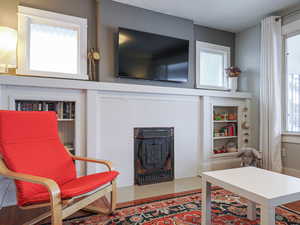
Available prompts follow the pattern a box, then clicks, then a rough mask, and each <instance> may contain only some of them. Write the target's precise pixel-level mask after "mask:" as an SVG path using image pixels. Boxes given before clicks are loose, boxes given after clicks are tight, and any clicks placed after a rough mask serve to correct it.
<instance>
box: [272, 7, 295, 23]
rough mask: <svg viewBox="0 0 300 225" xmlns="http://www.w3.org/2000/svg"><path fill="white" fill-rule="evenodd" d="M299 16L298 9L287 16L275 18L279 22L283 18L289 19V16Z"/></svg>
mask: <svg viewBox="0 0 300 225" xmlns="http://www.w3.org/2000/svg"><path fill="white" fill-rule="evenodd" d="M297 14H300V9H296V10H294V11H291V12H289V13H287V14H285V15H282V16H278V17H276V18H275V21H279V20H280V19H282V18H286V17H289V16H293V15H297Z"/></svg>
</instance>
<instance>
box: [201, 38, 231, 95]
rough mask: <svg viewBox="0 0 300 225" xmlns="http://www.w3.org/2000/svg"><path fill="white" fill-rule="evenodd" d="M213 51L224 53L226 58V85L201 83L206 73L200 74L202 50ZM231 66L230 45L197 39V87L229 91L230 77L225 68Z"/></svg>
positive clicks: (224, 77) (224, 75)
mask: <svg viewBox="0 0 300 225" xmlns="http://www.w3.org/2000/svg"><path fill="white" fill-rule="evenodd" d="M201 51H205V52H211V53H216V54H221V55H223V60H224V62H223V63H224V70H223V79H224V82H223V83H224V86H222V87H221V86H210V85H202V84H201V83H200V77H201V76H205V74H200V60H201V57H200V52H201ZM228 67H230V47H228V46H223V45H216V44H211V43H208V42H202V41H196V87H197V88H202V89H212V90H224V91H227V90H229V89H230V84H229V79H228V76H227V74H226V72H225V69H226V68H228Z"/></svg>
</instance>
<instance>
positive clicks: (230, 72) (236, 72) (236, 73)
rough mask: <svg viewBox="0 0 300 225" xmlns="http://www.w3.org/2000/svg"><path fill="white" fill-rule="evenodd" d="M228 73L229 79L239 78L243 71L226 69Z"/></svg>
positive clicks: (232, 67) (234, 68)
mask: <svg viewBox="0 0 300 225" xmlns="http://www.w3.org/2000/svg"><path fill="white" fill-rule="evenodd" d="M226 73H227V75H228V76H229V77H239V76H240V75H241V70H240V69H239V68H238V67H234V66H231V67H229V68H227V69H226Z"/></svg>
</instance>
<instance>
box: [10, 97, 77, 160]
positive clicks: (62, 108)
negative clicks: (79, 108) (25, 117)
mask: <svg viewBox="0 0 300 225" xmlns="http://www.w3.org/2000/svg"><path fill="white" fill-rule="evenodd" d="M15 109H16V110H17V111H54V112H56V115H57V121H58V133H59V136H60V139H61V141H62V142H63V144H64V145H65V147H66V148H67V149H68V150H69V151H70V152H71V153H72V154H75V102H71V101H38V100H15Z"/></svg>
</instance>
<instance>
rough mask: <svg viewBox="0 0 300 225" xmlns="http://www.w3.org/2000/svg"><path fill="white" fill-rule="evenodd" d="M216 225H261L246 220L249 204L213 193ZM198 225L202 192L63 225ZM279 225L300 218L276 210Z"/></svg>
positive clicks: (135, 204)
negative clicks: (247, 205)
mask: <svg viewBox="0 0 300 225" xmlns="http://www.w3.org/2000/svg"><path fill="white" fill-rule="evenodd" d="M212 199H213V203H212V213H213V224H214V225H256V224H257V225H259V224H260V222H259V215H260V209H259V207H258V208H257V217H258V219H257V220H256V221H250V220H248V219H247V218H246V200H245V199H243V198H240V197H239V196H237V195H235V194H233V193H231V192H228V191H226V190H224V189H215V190H214V191H213V192H212ZM194 224H195V225H196V224H197V225H199V224H201V190H196V191H192V192H185V193H178V194H171V195H167V196H160V197H156V198H151V199H143V200H140V201H134V202H129V203H125V204H121V205H120V206H119V208H118V209H117V210H116V212H115V214H114V215H113V216H101V215H93V216H89V217H83V218H77V219H73V220H71V221H66V222H65V223H64V225H194ZM276 224H277V225H300V214H299V213H297V212H294V211H292V210H290V209H288V208H286V207H283V206H280V207H277V208H276Z"/></svg>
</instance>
